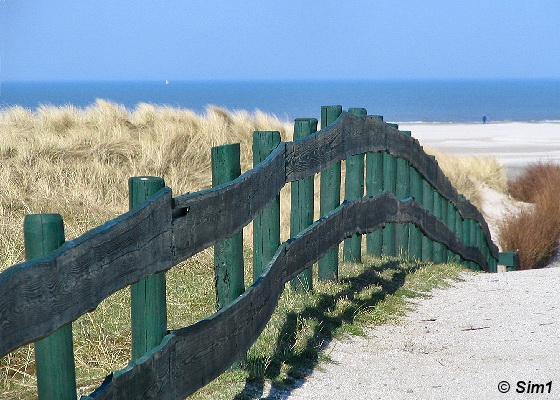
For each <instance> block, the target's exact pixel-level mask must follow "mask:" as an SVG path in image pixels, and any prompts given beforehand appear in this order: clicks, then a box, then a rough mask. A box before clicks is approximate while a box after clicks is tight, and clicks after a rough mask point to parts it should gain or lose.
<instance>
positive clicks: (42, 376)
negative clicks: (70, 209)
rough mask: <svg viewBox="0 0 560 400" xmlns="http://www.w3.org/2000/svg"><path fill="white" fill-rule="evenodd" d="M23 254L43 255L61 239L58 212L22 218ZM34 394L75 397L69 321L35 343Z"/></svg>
mask: <svg viewBox="0 0 560 400" xmlns="http://www.w3.org/2000/svg"><path fill="white" fill-rule="evenodd" d="M23 235H24V242H25V257H26V259H27V260H34V259H37V258H41V257H44V256H46V255H48V254H49V253H51V252H52V251H54V250H56V249H58V248H59V247H60V246H62V244H63V243H64V240H65V239H64V222H63V221H62V217H61V216H60V214H30V215H26V216H25V219H24V222H23ZM34 347H35V367H36V371H37V394H38V398H39V399H40V400H74V399H76V396H77V395H76V366H75V361H74V347H73V341H72V323H68V324H66V325H64V326H62V327H60V328H59V329H57V330H56V331H54V332H53V333H52V334H50V335H49V336H47V337H46V338H44V339H41V340H38V341H36V342H35V343H34Z"/></svg>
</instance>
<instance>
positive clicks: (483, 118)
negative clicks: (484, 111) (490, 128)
mask: <svg viewBox="0 0 560 400" xmlns="http://www.w3.org/2000/svg"><path fill="white" fill-rule="evenodd" d="M487 120H488V118H486V115H483V116H482V123H483V124H485V123H486V121H487Z"/></svg>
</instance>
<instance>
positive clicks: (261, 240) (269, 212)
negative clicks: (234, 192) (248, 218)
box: [253, 131, 280, 282]
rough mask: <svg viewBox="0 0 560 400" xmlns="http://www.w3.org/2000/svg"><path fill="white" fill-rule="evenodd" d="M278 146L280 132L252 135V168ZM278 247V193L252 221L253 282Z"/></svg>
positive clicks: (261, 272)
mask: <svg viewBox="0 0 560 400" xmlns="http://www.w3.org/2000/svg"><path fill="white" fill-rule="evenodd" d="M279 144H280V132H278V131H255V132H254V133H253V168H254V167H256V166H257V164H259V163H260V162H262V161H264V160H265V159H266V157H268V155H269V154H270V153H271V152H272V151H273V150H274V149H275V148H276V147H278V145H279ZM279 246H280V193H278V194H277V195H276V197H275V198H274V199H273V200H272V202H271V203H270V204H269V205H268V206H266V208H265V209H264V210H262V211H261V212H260V213H258V214H257V215H256V216H255V219H254V220H253V282H254V281H256V280H257V278H258V277H259V276H261V275H262V274H263V273H264V272H265V271H266V267H267V266H268V263H269V262H270V260H272V257H273V256H274V253H276V250H278V247H279Z"/></svg>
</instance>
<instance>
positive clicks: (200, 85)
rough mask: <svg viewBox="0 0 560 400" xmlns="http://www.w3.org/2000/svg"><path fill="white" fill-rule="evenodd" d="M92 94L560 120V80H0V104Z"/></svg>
mask: <svg viewBox="0 0 560 400" xmlns="http://www.w3.org/2000/svg"><path fill="white" fill-rule="evenodd" d="M98 98H99V99H106V100H110V101H113V102H116V103H119V104H123V105H124V106H126V107H127V108H129V109H131V110H132V109H134V108H135V107H136V105H137V104H138V103H152V104H158V105H167V106H173V107H180V108H188V109H193V110H195V111H197V112H203V111H204V109H205V107H206V106H207V105H209V104H212V105H216V106H220V107H224V108H227V109H229V110H239V109H243V110H248V111H254V110H256V109H259V110H261V111H265V112H267V113H272V114H275V115H276V116H278V117H279V118H281V119H283V120H287V121H292V120H293V119H295V118H299V117H315V118H318V117H319V116H320V108H321V106H322V105H331V104H341V105H342V106H343V108H344V109H348V108H350V107H365V108H366V109H367V110H368V113H369V114H376V115H383V116H384V118H385V120H386V121H392V122H434V123H437V122H480V121H481V120H482V117H483V115H486V116H487V118H488V121H489V122H497V121H558V120H560V80H511V81H435V80H434V81H208V82H174V81H171V82H163V81H161V82H153V81H152V82H62V83H61V82H0V108H7V107H11V106H15V105H20V106H23V107H25V108H30V109H35V108H37V107H39V106H40V105H57V106H58V105H66V104H72V105H75V106H77V107H87V106H89V105H91V104H93V103H95V100H96V99H98Z"/></svg>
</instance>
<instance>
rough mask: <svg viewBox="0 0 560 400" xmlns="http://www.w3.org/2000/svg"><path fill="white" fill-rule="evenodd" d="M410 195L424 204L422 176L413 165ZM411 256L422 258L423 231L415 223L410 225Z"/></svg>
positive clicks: (417, 201)
mask: <svg viewBox="0 0 560 400" xmlns="http://www.w3.org/2000/svg"><path fill="white" fill-rule="evenodd" d="M410 195H411V196H412V197H413V198H414V201H415V202H416V203H418V204H421V205H423V185H422V178H421V177H420V174H419V173H418V171H416V170H415V169H414V168H412V167H410ZM410 256H411V257H413V258H415V259H417V260H420V259H422V231H420V229H419V228H418V227H417V226H416V225H413V224H411V225H410Z"/></svg>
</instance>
